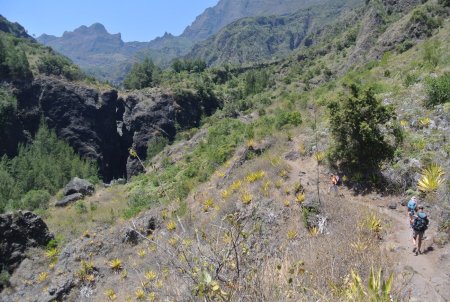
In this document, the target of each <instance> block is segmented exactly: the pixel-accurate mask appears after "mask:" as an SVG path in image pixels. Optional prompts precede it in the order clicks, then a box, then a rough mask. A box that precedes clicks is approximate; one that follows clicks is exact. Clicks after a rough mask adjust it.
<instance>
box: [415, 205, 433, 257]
mask: <svg viewBox="0 0 450 302" xmlns="http://www.w3.org/2000/svg"><path fill="white" fill-rule="evenodd" d="M417 209H418V211H417V214H416V215H414V216H413V217H412V221H411V227H412V229H413V243H414V249H413V253H415V254H416V256H417V255H419V254H422V251H421V247H422V240H423V235H424V233H425V231H426V230H427V228H428V223H429V221H428V217H427V214H426V213H425V212H424V211H423V206H422V205H420V206H418V207H417Z"/></svg>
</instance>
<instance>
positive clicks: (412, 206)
mask: <svg viewBox="0 0 450 302" xmlns="http://www.w3.org/2000/svg"><path fill="white" fill-rule="evenodd" d="M406 208H407V210H408V215H409V218H410V219H411V218H412V216H413V215H414V214H415V212H416V210H417V209H416V208H417V197H416V196H413V197H411V199H410V200H409V201H408V204H407V205H406Z"/></svg>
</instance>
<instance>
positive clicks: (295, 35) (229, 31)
mask: <svg viewBox="0 0 450 302" xmlns="http://www.w3.org/2000/svg"><path fill="white" fill-rule="evenodd" d="M319 2H320V1H319ZM363 3H364V2H363V1H362V0H334V1H328V3H326V4H322V5H314V6H311V7H308V8H305V9H302V10H298V11H296V12H295V13H291V14H283V15H272V16H260V17H247V18H242V19H239V20H237V21H235V22H233V23H231V24H229V25H227V26H225V27H224V28H222V29H221V30H220V31H219V32H218V33H217V34H216V35H214V36H211V37H210V38H208V39H206V40H204V41H201V42H198V43H197V44H196V45H195V46H194V47H193V48H192V49H191V51H190V52H189V53H188V54H187V55H186V58H188V59H194V58H197V59H202V60H204V61H205V62H206V63H207V64H208V65H210V66H211V65H219V64H222V63H227V64H234V65H238V64H252V63H257V62H261V61H267V60H271V59H281V58H283V57H285V56H287V55H289V54H290V53H291V52H292V51H294V50H295V49H297V48H299V47H301V46H302V45H303V46H305V45H306V44H308V43H312V41H307V40H308V39H307V38H308V35H310V34H311V33H312V32H314V31H317V30H320V29H321V28H323V27H324V26H325V25H327V24H330V23H331V22H333V21H335V20H336V19H337V18H339V17H340V16H341V14H342V13H343V12H344V11H345V10H350V9H352V8H355V7H357V6H362V5H363ZM306 46H307V45H306Z"/></svg>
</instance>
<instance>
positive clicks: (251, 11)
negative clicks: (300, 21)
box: [181, 0, 333, 41]
mask: <svg viewBox="0 0 450 302" xmlns="http://www.w3.org/2000/svg"><path fill="white" fill-rule="evenodd" d="M327 2H329V3H332V2H333V1H329V0H320V1H317V0H316V1H312V0H277V1H270V0H257V1H248V0H220V1H219V2H218V3H217V5H215V6H214V7H211V8H208V9H206V10H205V11H204V12H203V13H202V14H201V15H199V16H198V17H197V18H196V19H195V21H194V22H193V23H192V24H191V25H190V26H188V27H187V28H186V29H185V30H184V32H183V33H182V35H181V36H182V37H185V38H189V39H191V40H194V41H201V40H204V39H207V38H209V37H210V36H212V35H214V34H216V33H217V32H219V31H220V30H221V29H222V28H223V27H225V26H226V25H228V24H230V23H232V22H234V21H236V20H239V19H242V18H245V17H252V16H271V15H283V14H287V13H291V12H295V11H298V10H301V9H305V8H307V7H310V6H312V5H317V4H321V3H327Z"/></svg>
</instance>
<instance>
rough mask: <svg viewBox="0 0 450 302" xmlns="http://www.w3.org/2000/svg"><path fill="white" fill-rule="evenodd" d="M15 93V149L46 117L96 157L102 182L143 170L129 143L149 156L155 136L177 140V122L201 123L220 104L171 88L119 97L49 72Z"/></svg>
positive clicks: (61, 133)
mask: <svg viewBox="0 0 450 302" xmlns="http://www.w3.org/2000/svg"><path fill="white" fill-rule="evenodd" d="M14 94H15V95H16V98H17V116H16V120H17V122H16V123H12V124H11V125H10V126H11V127H10V129H6V130H7V132H8V133H9V132H11V133H15V135H14V140H13V141H7V142H5V143H6V144H7V145H8V146H9V149H11V152H12V151H13V150H16V149H17V145H18V143H20V142H26V141H27V140H31V137H32V136H33V134H34V133H36V131H37V129H38V128H39V124H40V120H41V118H43V119H44V120H45V122H46V123H47V125H48V126H49V127H50V128H51V129H54V130H55V131H56V133H57V135H58V137H60V138H62V139H64V140H65V141H67V142H68V143H69V144H70V145H71V146H72V147H73V148H74V149H75V150H76V152H78V154H80V155H81V156H83V157H85V158H90V159H92V160H95V161H97V163H98V165H99V168H100V172H101V174H102V176H103V179H104V181H110V180H111V179H113V178H120V177H127V176H128V177H129V176H131V175H135V174H137V173H139V172H140V171H141V169H142V168H141V167H140V165H139V164H138V162H137V160H136V159H133V158H129V151H128V149H129V148H130V147H133V148H134V149H136V151H137V152H138V154H139V156H140V158H141V159H145V158H146V152H147V143H148V141H149V140H150V139H151V138H152V137H155V136H161V135H162V136H164V137H166V138H168V139H169V140H173V138H174V137H175V134H176V127H175V125H176V124H178V125H179V127H180V128H182V129H183V128H189V127H192V126H198V123H199V121H200V118H201V116H202V115H203V114H206V115H208V114H211V113H212V112H214V110H215V109H216V108H217V107H218V106H219V105H220V104H219V102H218V101H217V99H216V98H215V97H214V96H206V97H204V96H198V95H196V94H193V93H185V94H183V95H175V94H174V93H172V92H170V91H152V92H149V93H146V94H145V93H139V94H128V95H125V96H123V97H119V96H118V93H117V91H116V90H106V91H99V90H97V89H93V88H88V87H85V86H82V85H80V84H77V83H72V82H68V81H65V80H62V79H57V78H54V77H45V76H41V77H38V78H36V79H34V80H33V81H32V82H31V83H27V84H23V85H21V86H19V87H17V88H16V89H15V90H14Z"/></svg>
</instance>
